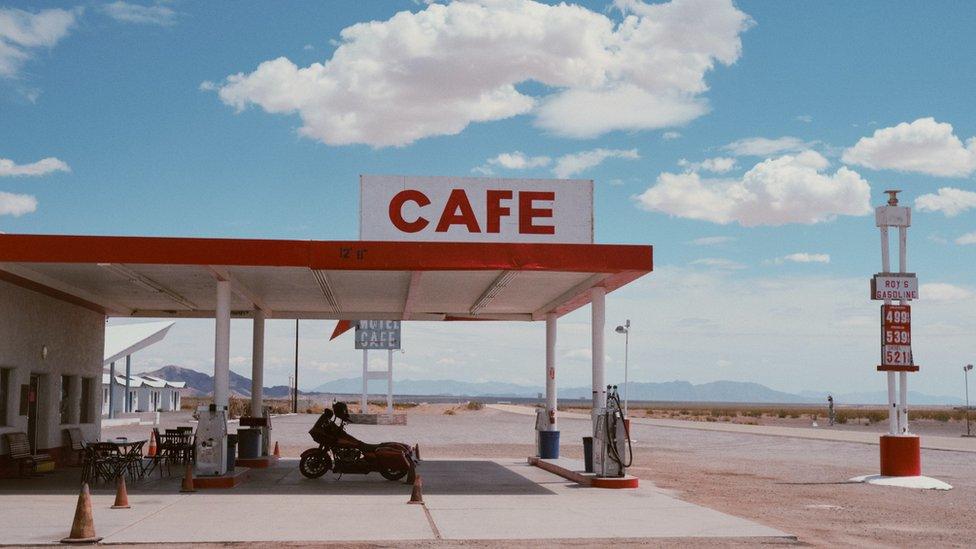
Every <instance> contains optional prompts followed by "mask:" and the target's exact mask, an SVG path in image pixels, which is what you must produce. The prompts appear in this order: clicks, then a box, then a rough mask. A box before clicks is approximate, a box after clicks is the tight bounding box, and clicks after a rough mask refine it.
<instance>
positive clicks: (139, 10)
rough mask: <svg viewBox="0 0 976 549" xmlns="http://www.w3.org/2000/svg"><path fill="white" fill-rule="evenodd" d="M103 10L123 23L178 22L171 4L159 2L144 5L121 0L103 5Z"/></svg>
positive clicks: (167, 24)
mask: <svg viewBox="0 0 976 549" xmlns="http://www.w3.org/2000/svg"><path fill="white" fill-rule="evenodd" d="M102 10H103V11H105V14H106V15H108V16H109V17H111V18H112V19H115V20H116V21H122V22H123V23H137V24H140V25H160V26H169V25H172V24H173V23H175V22H176V12H175V11H174V10H173V9H172V8H170V7H169V6H164V5H162V4H158V3H157V4H154V5H152V6H143V5H139V4H132V3H130V2H122V1H119V2H112V3H111V4H105V5H103V6H102Z"/></svg>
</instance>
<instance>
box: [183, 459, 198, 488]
mask: <svg viewBox="0 0 976 549" xmlns="http://www.w3.org/2000/svg"><path fill="white" fill-rule="evenodd" d="M196 491H197V489H196V488H195V487H194V486H193V465H192V464H190V462H187V463H186V472H185V473H184V474H183V484H182V485H181V486H180V492H196Z"/></svg>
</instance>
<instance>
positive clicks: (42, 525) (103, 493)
mask: <svg viewBox="0 0 976 549" xmlns="http://www.w3.org/2000/svg"><path fill="white" fill-rule="evenodd" d="M419 473H420V475H421V476H422V478H423V484H424V501H425V504H424V505H408V504H407V501H408V500H409V498H410V491H411V486H410V485H408V484H405V483H402V482H389V481H386V480H384V479H382V478H381V477H379V476H378V475H366V476H363V475H343V476H342V478H341V479H336V478H335V477H334V476H333V475H326V476H325V477H323V478H320V479H306V478H304V477H302V476H301V474H300V473H299V472H298V465H297V460H295V459H282V460H280V461H279V462H278V463H277V464H276V465H274V466H272V467H270V468H267V469H253V470H252V471H251V479H250V481H249V482H247V483H244V484H242V485H240V486H237V487H235V488H231V489H227V490H220V491H207V492H196V493H191V494H180V493H179V492H178V491H177V490H178V489H179V479H178V478H173V477H166V478H163V479H162V480H159V479H151V480H149V481H143V482H137V483H132V484H131V485H130V488H129V503H130V504H131V509H125V510H112V509H109V507H110V506H111V505H112V503H113V499H114V492H113V491H112V489H111V488H110V487H97V488H96V489H95V491H94V495H93V498H92V504H93V505H92V507H93V513H94V520H95V530H96V532H97V534H98V535H100V536H103V537H104V538H105V539H104V540H103V543H186V542H258V541H280V542H311V541H350V542H351V541H363V542H397V541H403V540H433V539H437V538H438V535H437V533H438V532H439V534H440V537H441V538H444V539H451V540H470V539H485V540H502V539H540V538H541V539H550V540H557V539H571V538H579V539H598V538H608V537H613V538H663V537H668V538H671V537H687V536H706V537H736V538H740V537H742V538H746V537H749V538H755V537H765V538H783V537H788V536H787V534H785V533H783V532H780V531H778V530H775V529H772V528H767V527H765V526H762V525H759V524H756V523H754V522H751V521H748V520H744V519H740V518H736V517H733V516H730V515H727V514H724V513H719V512H717V511H713V510H710V509H706V508H704V507H700V506H698V505H693V504H691V503H687V502H683V501H681V500H678V499H676V498H674V497H673V496H670V495H668V494H667V493H665V492H664V491H661V490H658V489H656V488H654V487H653V486H650V487H642V488H639V489H635V490H626V491H618V490H600V489H594V488H584V487H580V486H579V485H577V484H575V483H572V482H568V481H566V480H565V479H563V478H561V477H558V476H556V475H553V474H552V473H548V472H546V471H543V470H541V469H538V468H536V467H532V466H530V465H528V464H527V463H525V462H524V461H523V460H521V459H515V458H513V459H511V460H484V459H472V460H426V461H424V462H422V463H421V465H420V467H419ZM60 474H61V475H62V476H61V479H60V482H61V484H60V485H59V484H58V483H57V482H55V481H56V479H52V480H47V481H46V483H45V484H43V485H41V489H39V490H38V491H36V492H31V491H30V486H31V485H30V484H29V482H30V481H31V480H33V479H25V482H24V483H19V482H18V483H16V484H9V485H0V510H2V512H0V532H2V533H3V535H2V536H0V544H14V545H24V544H55V543H57V541H58V540H60V539H61V538H62V537H64V536H65V535H67V533H68V531H69V529H70V525H71V519H72V517H73V514H74V507H75V502H76V501H77V486H78V484H77V476H76V475H77V471H62V472H61V473H60ZM594 509H598V510H600V513H599V515H600V517H601V518H600V520H593V516H594ZM608 517H612V522H613V524H614V527H613V528H612V529H608V528H607V520H608Z"/></svg>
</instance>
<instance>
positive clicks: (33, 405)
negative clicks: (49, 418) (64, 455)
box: [27, 374, 41, 454]
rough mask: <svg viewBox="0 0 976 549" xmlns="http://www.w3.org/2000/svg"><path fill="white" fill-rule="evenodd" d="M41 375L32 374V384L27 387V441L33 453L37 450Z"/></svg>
mask: <svg viewBox="0 0 976 549" xmlns="http://www.w3.org/2000/svg"><path fill="white" fill-rule="evenodd" d="M40 384H41V376H39V375H36V374H31V376H30V385H28V387H27V442H28V443H30V449H31V453H32V454H33V453H36V452H37V399H38V387H40Z"/></svg>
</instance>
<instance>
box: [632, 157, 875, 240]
mask: <svg viewBox="0 0 976 549" xmlns="http://www.w3.org/2000/svg"><path fill="white" fill-rule="evenodd" d="M829 164H830V163H829V162H828V161H827V159H826V158H824V157H823V156H822V155H821V154H819V153H817V152H814V151H805V152H802V153H800V154H797V155H786V156H781V157H779V158H774V159H767V160H764V161H763V162H760V163H759V164H756V165H755V166H753V167H752V169H750V170H749V171H747V172H746V173H745V174H743V176H742V177H741V178H738V179H719V178H711V179H710V178H702V177H701V176H700V175H699V174H697V173H695V172H687V173H682V174H674V173H667V172H665V173H662V174H661V175H659V176H658V178H657V182H656V183H655V184H654V185H653V186H652V187H650V188H648V189H647V190H646V191H644V193H643V194H641V195H640V196H637V197H636V199H637V201H638V205H639V206H640V207H641V208H643V209H645V210H649V211H656V212H662V213H666V214H669V215H672V216H677V217H684V218H688V219H700V220H703V221H710V222H712V223H719V224H723V225H724V224H727V223H733V222H735V223H739V224H740V225H743V226H747V227H751V226H757V225H774V226H775V225H785V224H788V223H805V224H813V223H820V222H824V221H830V220H832V219H834V218H836V217H837V216H838V215H867V214H869V213H871V206H870V198H871V187H870V186H869V185H868V182H867V181H865V180H864V179H862V178H861V176H860V175H858V174H857V172H854V171H852V170H850V169H848V168H844V167H841V168H839V169H838V170H837V171H836V172H834V173H833V174H828V173H826V172H825V170H826V169H827V167H828V166H829Z"/></svg>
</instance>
